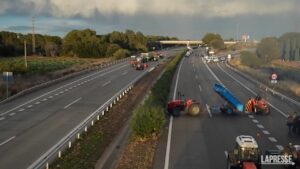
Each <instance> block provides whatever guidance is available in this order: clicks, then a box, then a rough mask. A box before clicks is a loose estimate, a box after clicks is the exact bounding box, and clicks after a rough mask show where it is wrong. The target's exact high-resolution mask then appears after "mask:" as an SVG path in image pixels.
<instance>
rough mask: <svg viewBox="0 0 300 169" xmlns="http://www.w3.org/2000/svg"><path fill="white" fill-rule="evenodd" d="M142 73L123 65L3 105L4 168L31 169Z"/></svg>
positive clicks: (0, 149)
mask: <svg viewBox="0 0 300 169" xmlns="http://www.w3.org/2000/svg"><path fill="white" fill-rule="evenodd" d="M176 52H178V50H176V49H172V50H169V51H165V53H166V54H167V55H168V56H170V55H174V54H175V53H176ZM158 63H159V62H151V63H149V68H151V67H152V66H154V65H156V64H158ZM149 68H148V69H149ZM144 71H147V70H144ZM142 72H143V71H137V70H134V69H133V68H132V67H130V66H129V64H128V62H123V63H119V64H117V65H113V66H111V67H108V68H105V69H102V70H98V71H93V72H91V73H88V74H85V75H81V76H78V77H75V78H72V79H69V80H66V81H63V82H60V83H57V84H55V85H52V86H50V87H47V88H44V89H41V90H38V91H35V92H32V93H30V94H27V95H25V96H22V97H19V98H17V99H15V100H13V101H11V102H8V103H5V104H2V105H0V131H1V132H0V154H1V156H0V168H3V169H21V168H27V167H28V166H29V165H30V164H32V163H33V162H34V161H35V160H37V159H38V158H39V157H40V156H41V155H42V154H44V153H45V152H46V151H47V150H48V149H50V148H51V147H52V146H53V145H55V144H56V143H57V142H58V141H59V140H60V139H61V138H63V137H64V136H65V135H67V134H68V133H69V132H70V131H71V130H72V129H74V127H75V126H77V125H78V124H79V123H80V122H82V121H83V120H84V119H85V118H86V117H88V116H89V115H90V114H91V113H92V112H93V111H95V110H96V109H97V108H98V107H100V106H101V105H102V104H103V103H105V102H106V101H107V100H109V99H110V98H111V97H112V96H113V95H114V94H115V93H117V92H118V91H119V90H121V89H122V88H123V87H124V86H126V85H127V84H129V83H130V82H131V81H133V80H134V79H135V78H136V77H137V76H138V75H139V74H141V73H142Z"/></svg>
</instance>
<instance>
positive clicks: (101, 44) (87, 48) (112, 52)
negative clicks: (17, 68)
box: [0, 29, 177, 58]
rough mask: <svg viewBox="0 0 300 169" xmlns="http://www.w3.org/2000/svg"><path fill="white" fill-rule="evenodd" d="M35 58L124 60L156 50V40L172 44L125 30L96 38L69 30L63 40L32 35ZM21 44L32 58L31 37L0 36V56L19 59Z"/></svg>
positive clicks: (85, 33)
mask: <svg viewBox="0 0 300 169" xmlns="http://www.w3.org/2000/svg"><path fill="white" fill-rule="evenodd" d="M35 39H36V54H37V55H45V56H60V55H65V56H77V57H111V56H114V57H117V58H120V57H124V56H128V55H129V54H130V53H136V52H146V51H148V50H152V49H157V48H158V47H159V45H158V43H156V42H157V41H159V40H174V39H177V38H174V37H173V38H170V37H165V36H145V35H144V34H143V33H141V32H134V31H132V30H126V31H125V32H124V33H123V32H117V31H114V32H112V33H109V34H106V35H97V34H96V32H95V31H93V30H91V29H85V30H72V31H70V32H69V33H68V34H67V35H66V36H65V37H64V38H60V37H58V36H48V35H40V34H36V35H35ZM24 40H26V42H27V49H28V54H29V55H31V54H32V35H31V34H27V35H22V34H17V33H13V32H0V56H18V55H23V46H24Z"/></svg>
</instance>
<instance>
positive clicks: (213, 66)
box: [153, 49, 300, 169]
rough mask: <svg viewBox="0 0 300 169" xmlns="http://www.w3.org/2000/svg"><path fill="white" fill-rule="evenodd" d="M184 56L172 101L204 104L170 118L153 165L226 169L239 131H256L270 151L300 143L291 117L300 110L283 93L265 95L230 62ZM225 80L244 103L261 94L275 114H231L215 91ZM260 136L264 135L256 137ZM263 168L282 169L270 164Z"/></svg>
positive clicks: (174, 168)
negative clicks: (291, 131) (291, 130)
mask: <svg viewBox="0 0 300 169" xmlns="http://www.w3.org/2000/svg"><path fill="white" fill-rule="evenodd" d="M199 52H202V51H201V50H199V49H198V50H196V51H194V53H193V54H192V55H191V56H190V57H185V58H184V59H183V60H182V62H181V65H180V66H179V67H178V70H177V74H176V77H175V78H174V81H173V86H172V92H171V94H170V99H172V98H178V96H177V92H181V93H183V94H184V96H185V97H184V98H192V99H195V100H197V101H199V102H200V103H201V105H202V114H201V115H200V116H197V117H191V116H187V115H185V116H180V117H177V118H173V117H171V118H170V120H169V125H168V126H167V128H165V130H164V131H163V135H162V137H161V139H160V141H159V144H158V148H157V151H156V155H155V158H154V164H153V168H154V169H182V168H184V169H199V168H201V169H219V168H226V165H227V164H226V162H227V161H226V156H227V153H228V150H233V149H234V146H235V138H236V136H238V135H252V136H253V137H255V138H257V142H258V145H259V148H260V149H261V151H262V152H263V153H264V152H265V151H266V150H269V149H274V150H275V149H282V148H283V147H284V146H286V145H288V143H290V142H291V143H298V144H299V142H300V137H294V138H288V135H287V126H286V116H287V114H288V113H289V112H291V111H295V110H300V107H299V105H295V104H293V103H290V102H289V101H286V100H281V98H280V97H277V96H273V95H271V94H265V92H264V90H262V89H260V88H259V86H257V85H256V84H254V83H253V82H252V81H250V80H248V79H246V78H244V77H243V76H241V75H240V74H238V73H236V72H235V71H233V70H232V69H230V68H228V66H226V64H225V63H204V62H203V61H202V58H201V57H200V56H199V55H196V53H199ZM215 83H221V84H223V85H225V86H226V88H228V89H229V90H230V91H231V92H232V93H233V94H234V95H235V96H236V97H237V98H238V99H239V100H240V101H242V102H243V103H246V101H247V100H248V98H249V97H251V96H252V97H255V96H256V94H257V93H259V94H260V95H261V96H263V97H264V98H266V99H267V101H268V102H269V103H270V104H269V107H270V108H271V114H270V115H268V116H264V115H247V114H238V115H226V114H221V113H219V111H218V110H217V108H218V106H220V105H222V104H224V103H225V101H224V100H223V99H222V98H221V97H220V96H219V95H217V94H216V93H215V92H214V91H213V88H212V87H213V85H214V84H215ZM257 134H259V137H257ZM262 168H272V169H276V168H282V166H265V165H263V166H262Z"/></svg>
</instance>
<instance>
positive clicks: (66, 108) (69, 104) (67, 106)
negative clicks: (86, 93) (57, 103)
mask: <svg viewBox="0 0 300 169" xmlns="http://www.w3.org/2000/svg"><path fill="white" fill-rule="evenodd" d="M81 99H82V97H79V98H78V99H76V100H74V101H73V102H71V103H70V104H68V105H66V106H65V107H64V109H67V108H68V107H70V106H71V105H73V104H75V103H76V102H78V101H79V100H81Z"/></svg>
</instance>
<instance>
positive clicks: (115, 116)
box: [50, 63, 166, 169]
mask: <svg viewBox="0 0 300 169" xmlns="http://www.w3.org/2000/svg"><path fill="white" fill-rule="evenodd" d="M165 65H166V63H161V64H160V65H159V66H157V67H156V69H154V70H153V71H152V72H151V73H149V74H147V75H146V76H144V77H143V78H142V79H141V80H140V81H139V82H138V83H137V84H136V85H135V86H134V88H133V90H131V91H130V92H129V94H128V95H127V96H125V97H123V98H122V99H121V100H120V102H118V104H117V105H116V106H114V107H113V108H112V109H110V110H109V112H107V113H106V114H105V116H103V117H102V118H100V120H99V121H97V122H96V124H95V125H94V126H93V127H91V128H90V129H89V130H88V132H87V133H85V134H84V135H83V137H82V138H81V139H80V140H79V141H76V143H75V144H74V145H75V146H74V147H73V148H72V149H69V150H67V151H65V152H64V153H63V156H62V158H61V159H59V160H56V161H55V162H54V163H53V164H52V165H51V167H50V168H66V169H69V168H72V169H76V168H78V169H79V168H94V166H95V164H96V162H97V160H98V159H99V158H100V157H101V155H102V153H103V152H104V151H105V149H106V148H107V147H108V145H109V144H110V143H111V142H112V141H113V139H114V138H115V137H116V136H117V134H118V133H119V132H120V130H121V129H122V127H123V126H124V125H125V123H126V121H128V120H129V118H130V117H131V114H132V111H133V110H134V109H135V107H136V106H137V105H138V104H139V103H140V102H141V100H142V99H143V98H144V97H145V95H146V94H147V92H148V91H149V90H150V89H151V86H152V84H153V83H154V82H155V80H156V79H157V77H158V76H159V75H160V73H161V72H162V70H163V69H164V67H165Z"/></svg>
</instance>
